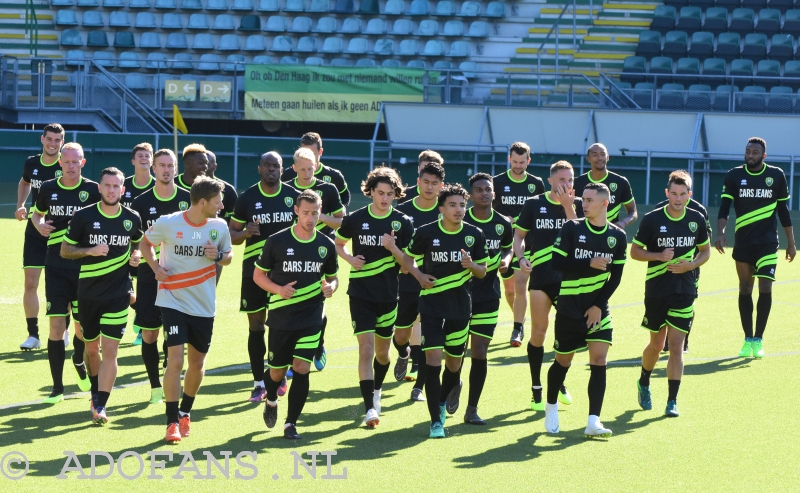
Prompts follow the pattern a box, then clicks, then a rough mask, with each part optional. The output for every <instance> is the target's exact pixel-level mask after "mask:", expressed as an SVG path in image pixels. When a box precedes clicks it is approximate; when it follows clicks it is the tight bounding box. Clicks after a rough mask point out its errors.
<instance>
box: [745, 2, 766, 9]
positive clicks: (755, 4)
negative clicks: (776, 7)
mask: <svg viewBox="0 0 800 493" xmlns="http://www.w3.org/2000/svg"><path fill="white" fill-rule="evenodd" d="M742 7H744V8H748V9H753V10H758V9H763V8H766V7H767V0H742Z"/></svg>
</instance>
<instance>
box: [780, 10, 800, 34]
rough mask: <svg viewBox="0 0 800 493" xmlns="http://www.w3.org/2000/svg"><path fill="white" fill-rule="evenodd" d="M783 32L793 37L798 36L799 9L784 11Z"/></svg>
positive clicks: (799, 28)
mask: <svg viewBox="0 0 800 493" xmlns="http://www.w3.org/2000/svg"><path fill="white" fill-rule="evenodd" d="M783 32H784V33H786V34H791V35H794V36H798V35H800V9H792V10H787V11H786V15H785V16H784V19H783Z"/></svg>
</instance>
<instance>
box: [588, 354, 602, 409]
mask: <svg viewBox="0 0 800 493" xmlns="http://www.w3.org/2000/svg"><path fill="white" fill-rule="evenodd" d="M589 370H591V372H592V373H591V375H590V376H589V415H590V416H600V411H601V410H602V409H603V397H605V395H606V367H605V365H603V366H601V365H589Z"/></svg>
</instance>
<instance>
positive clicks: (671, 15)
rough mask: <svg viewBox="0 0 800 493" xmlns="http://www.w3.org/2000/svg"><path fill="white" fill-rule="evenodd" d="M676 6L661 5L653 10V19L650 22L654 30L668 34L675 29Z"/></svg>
mask: <svg viewBox="0 0 800 493" xmlns="http://www.w3.org/2000/svg"><path fill="white" fill-rule="evenodd" d="M675 17H676V15H675V7H673V6H671V5H659V6H658V7H656V10H655V11H654V12H653V20H652V22H651V23H650V29H651V30H652V31H658V32H660V33H661V34H666V33H667V32H668V31H672V30H673V29H675Z"/></svg>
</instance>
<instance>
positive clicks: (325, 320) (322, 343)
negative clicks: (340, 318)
mask: <svg viewBox="0 0 800 493" xmlns="http://www.w3.org/2000/svg"><path fill="white" fill-rule="evenodd" d="M327 326H328V316H327V315H325V316H323V317H322V330H320V331H319V346H318V347H317V354H316V355H315V356H316V357H317V358H320V357H322V350H323V349H325V328H326V327H327Z"/></svg>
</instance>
